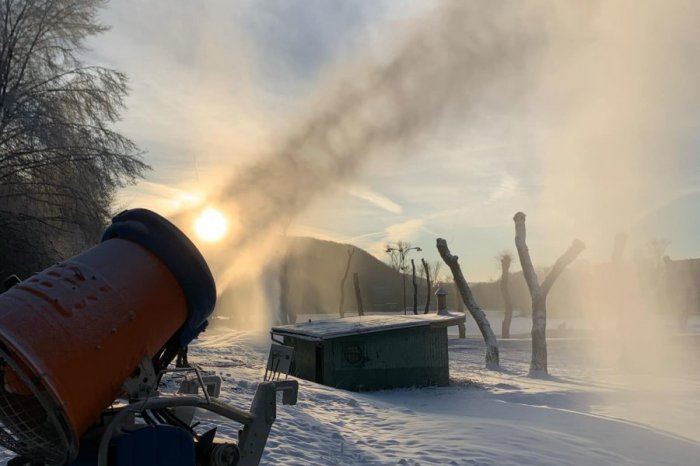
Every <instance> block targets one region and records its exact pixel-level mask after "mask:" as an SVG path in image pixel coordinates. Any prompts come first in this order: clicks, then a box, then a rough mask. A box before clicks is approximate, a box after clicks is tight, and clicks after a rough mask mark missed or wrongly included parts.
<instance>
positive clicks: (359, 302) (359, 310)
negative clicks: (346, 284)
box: [352, 272, 365, 316]
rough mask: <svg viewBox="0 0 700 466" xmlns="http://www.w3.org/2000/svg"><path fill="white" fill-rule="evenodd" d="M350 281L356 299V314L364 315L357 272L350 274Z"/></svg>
mask: <svg viewBox="0 0 700 466" xmlns="http://www.w3.org/2000/svg"><path fill="white" fill-rule="evenodd" d="M352 281H353V283H354V284H355V299H357V314H358V315H360V316H363V315H365V307H364V305H363V304H362V291H361V290H360V276H359V274H358V273H357V272H355V273H353V274H352Z"/></svg>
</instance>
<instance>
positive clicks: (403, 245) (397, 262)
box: [385, 241, 421, 314]
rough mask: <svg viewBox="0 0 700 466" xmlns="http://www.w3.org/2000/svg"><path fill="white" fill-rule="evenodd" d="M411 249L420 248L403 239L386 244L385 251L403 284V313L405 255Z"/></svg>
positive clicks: (404, 304) (404, 302)
mask: <svg viewBox="0 0 700 466" xmlns="http://www.w3.org/2000/svg"><path fill="white" fill-rule="evenodd" d="M411 251H418V252H420V251H421V248H419V247H418V246H412V245H411V243H408V242H405V241H399V242H397V243H396V244H387V245H386V251H385V252H386V253H387V254H389V261H390V265H391V268H393V269H394V270H396V271H398V272H399V273H400V275H401V282H402V284H403V292H402V303H403V313H404V314H406V272H408V265H406V256H407V255H408V253H410V252H411Z"/></svg>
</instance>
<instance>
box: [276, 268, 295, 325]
mask: <svg viewBox="0 0 700 466" xmlns="http://www.w3.org/2000/svg"><path fill="white" fill-rule="evenodd" d="M279 286H280V296H279V299H280V301H279V308H280V313H279V318H280V323H282V324H283V325H286V324H293V323H295V322H296V318H295V316H294V315H293V313H292V312H291V309H290V307H289V256H285V257H284V259H283V260H282V264H281V266H280V274H279Z"/></svg>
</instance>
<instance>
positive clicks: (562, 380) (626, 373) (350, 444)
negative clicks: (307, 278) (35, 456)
mask: <svg viewBox="0 0 700 466" xmlns="http://www.w3.org/2000/svg"><path fill="white" fill-rule="evenodd" d="M489 318H490V320H491V322H492V325H494V326H495V324H496V323H500V318H499V316H498V314H497V313H489ZM690 324H691V325H690V327H689V330H688V331H686V332H684V333H682V334H680V333H677V332H675V331H668V332H662V335H660V336H659V337H658V338H656V340H659V341H660V342H661V344H662V346H663V348H664V351H663V355H662V356H663V357H648V355H647V354H646V352H645V351H646V349H649V348H646V349H645V348H644V347H645V346H649V347H653V348H654V351H650V352H649V354H656V355H658V351H656V346H654V345H652V344H651V343H649V344H646V345H641V346H637V347H634V346H629V347H625V344H623V343H618V340H616V339H604V338H603V337H601V336H597V337H594V336H592V335H591V334H589V333H588V332H587V331H586V330H585V326H584V325H577V324H576V323H571V322H567V327H566V328H567V330H566V331H563V330H561V331H560V332H559V333H560V334H565V335H566V337H564V338H550V339H549V340H548V343H549V344H548V348H549V358H550V359H549V368H550V373H551V374H552V375H551V377H549V378H546V379H543V378H531V377H528V375H527V373H528V364H529V358H530V342H529V340H528V339H526V338H515V339H511V340H504V341H500V348H501V349H500V352H501V363H502V369H503V370H502V371H489V370H486V369H484V364H483V357H484V350H483V343H482V341H481V340H480V338H478V337H477V335H474V334H472V335H470V336H469V338H467V339H466V340H459V339H458V338H456V335H451V338H450V341H449V351H450V376H451V380H452V383H451V386H449V387H441V388H437V387H433V388H422V389H402V390H389V391H380V392H369V393H352V392H347V391H343V390H336V389H332V388H329V387H325V386H321V385H317V384H314V383H311V382H307V381H304V380H300V394H299V402H298V404H297V405H296V406H283V405H282V404H281V403H280V404H279V407H278V415H277V421H276V422H275V425H274V427H273V429H272V433H271V435H270V439H269V441H268V445H267V449H266V452H265V456H264V457H263V464H268V465H323V466H325V465H419V464H420V465H427V464H435V465H550V464H551V465H596V464H599V465H609V464H625V465H627V464H631V465H635V464H637V465H662V464H672V465H694V464H700V422H698V419H700V362H699V361H698V357H699V356H700V319H699V318H697V316H695V317H693V318H692V320H691V322H690ZM558 326H559V323H557V322H556V321H551V322H550V327H551V328H556V327H558ZM528 327H529V325H528V323H527V320H526V319H522V318H521V319H516V321H515V322H514V330H516V331H515V333H526V332H524V331H523V332H520V331H519V330H518V329H521V330H524V329H527V328H528ZM577 329H578V330H577ZM451 330H452V329H451ZM468 330H471V332H475V328H474V325H473V324H472V325H471V326H470V327H468ZM455 331H456V329H455ZM451 333H452V332H451ZM554 333H555V334H556V332H554ZM620 341H622V340H620ZM610 343H612V344H610ZM268 345H269V335H268V334H260V333H250V332H241V331H237V330H233V329H227V328H225V327H223V326H219V327H218V328H214V329H211V330H209V331H207V332H206V333H205V334H203V335H202V337H201V338H200V340H199V341H198V342H197V343H196V344H195V345H193V346H192V347H191V351H190V354H191V362H195V363H197V364H199V365H201V366H202V367H203V368H205V369H207V370H210V371H213V372H215V373H217V374H219V375H221V376H222V377H223V380H224V381H223V390H222V399H223V400H224V401H227V402H229V403H231V404H234V405H237V406H240V407H245V408H247V407H248V406H249V404H250V400H251V399H252V396H253V393H254V390H255V384H256V383H257V381H259V380H260V379H261V378H262V375H263V372H264V363H265V361H266V357H267V351H268ZM640 355H641V356H643V357H638V356H640ZM209 421H210V422H214V423H218V420H215V419H209ZM206 422H207V420H205V423H206ZM237 429H238V426H237V425H233V424H227V423H223V424H219V434H222V435H224V436H228V437H230V438H232V439H235V438H236V435H237V434H236V432H237ZM0 458H2V457H1V456H0Z"/></svg>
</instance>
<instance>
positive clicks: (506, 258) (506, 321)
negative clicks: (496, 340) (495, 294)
mask: <svg viewBox="0 0 700 466" xmlns="http://www.w3.org/2000/svg"><path fill="white" fill-rule="evenodd" d="M512 260H513V258H512V257H511V255H510V254H502V255H501V295H503V307H504V309H505V315H504V316H503V323H502V324H501V338H510V323H511V321H512V320H513V302H512V300H511V299H510V290H509V289H508V277H509V275H510V263H511V262H512Z"/></svg>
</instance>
